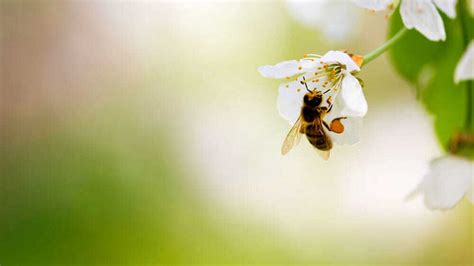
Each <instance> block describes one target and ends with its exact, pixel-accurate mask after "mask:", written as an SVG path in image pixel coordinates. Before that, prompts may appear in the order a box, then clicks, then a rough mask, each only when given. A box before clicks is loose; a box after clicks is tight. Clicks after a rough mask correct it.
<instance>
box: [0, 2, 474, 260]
mask: <svg viewBox="0 0 474 266" xmlns="http://www.w3.org/2000/svg"><path fill="white" fill-rule="evenodd" d="M0 5H1V35H0V38H1V43H0V45H1V60H2V64H1V71H2V75H1V95H0V98H1V102H0V108H1V109H0V110H1V115H0V126H1V132H0V134H1V139H0V148H1V149H0V151H1V160H0V181H1V183H0V264H2V265H13V264H52V263H62V264H73V263H77V264H122V263H124V264H174V263H180V264H192V263H196V264H233V263H235V264H264V263H265V264H312V265H315V264H316V265H369V264H373V265H380V264H382V265H472V264H473V245H474V243H473V237H472V236H473V232H472V226H473V220H472V211H473V209H474V208H473V207H472V205H470V204H469V203H467V202H462V203H461V204H459V205H458V206H457V207H456V208H455V209H454V210H451V211H447V212H433V211H428V210H426V208H425V207H424V205H423V203H422V199H415V200H413V201H406V200H405V196H406V195H408V194H409V193H410V192H411V190H412V189H413V188H414V187H415V185H416V184H417V183H418V182H419V180H421V178H422V176H423V174H424V173H425V172H426V171H427V167H428V162H429V160H430V159H432V158H434V157H436V156H437V155H439V154H441V149H440V148H439V147H438V145H437V141H436V138H435V136H434V133H433V128H432V127H433V126H432V124H433V123H432V118H431V117H430V116H429V115H428V114H427V113H426V112H425V111H424V110H423V108H422V107H421V106H420V105H419V104H418V102H417V101H416V96H415V93H414V91H413V90H412V89H411V88H410V87H409V85H408V84H406V83H405V82H403V80H402V79H401V78H399V77H398V76H397V74H396V73H395V71H394V70H393V69H392V68H391V67H390V65H389V64H388V62H387V61H386V59H385V58H381V59H378V60H377V61H374V62H373V63H371V64H370V65H367V67H365V68H364V70H363V72H362V73H361V76H362V78H363V79H364V81H365V88H364V90H365V94H366V98H367V100H368V102H369V113H368V114H367V117H366V119H365V121H364V130H363V132H362V133H363V134H362V136H361V137H362V139H361V142H360V143H359V144H357V145H355V146H344V147H336V148H335V150H334V152H333V153H332V158H331V160H330V161H329V162H322V161H321V160H320V159H319V158H318V156H317V155H316V154H315V153H314V151H312V149H311V148H310V147H309V145H308V144H307V143H305V142H304V143H302V144H300V146H299V147H298V148H297V149H295V150H294V151H292V152H291V153H290V154H289V155H288V156H286V157H282V156H280V153H279V149H280V145H281V142H282V140H283V138H284V137H285V135H286V133H287V131H288V129H289V125H288V124H287V122H286V121H285V120H284V119H282V118H281V117H280V116H279V115H278V112H277V110H276V97H277V86H278V84H279V82H280V81H273V80H267V79H264V78H262V77H260V76H259V74H258V72H257V71H256V69H257V67H258V66H260V65H264V64H274V63H277V62H279V61H283V60H288V59H293V58H300V57H302V55H304V54H305V53H308V52H315V53H320V54H322V53H325V52H326V51H327V50H330V49H347V50H349V51H351V52H354V53H358V54H364V53H367V52H368V51H370V50H372V49H374V48H376V47H377V46H378V45H379V44H381V43H382V42H383V41H384V38H385V34H386V28H387V20H386V19H385V18H384V15H383V14H375V13H371V12H364V11H362V10H358V9H357V10H354V12H356V13H357V12H358V13H357V14H358V15H357V16H355V17H356V19H354V21H352V22H351V23H352V24H350V25H352V26H353V27H352V28H351V29H350V32H351V34H348V36H347V37H348V38H347V39H345V40H344V41H341V40H331V39H330V38H327V37H325V36H324V34H321V32H322V30H321V29H319V30H318V29H315V28H313V27H310V26H305V25H304V24H301V23H300V22H298V21H297V20H296V19H295V17H293V16H291V15H290V12H289V11H288V7H287V4H286V3H284V2H209V3H208V2H129V3H127V2H109V1H104V2H98V1H84V2H79V1H78V2H52V1H38V2H36V1H33V2H28V1H18V2H17V1H3V2H2V3H1V4H0ZM331 23H332V21H331V20H330V19H328V21H327V25H328V26H329V25H331ZM324 27H326V24H325V25H323V28H324Z"/></svg>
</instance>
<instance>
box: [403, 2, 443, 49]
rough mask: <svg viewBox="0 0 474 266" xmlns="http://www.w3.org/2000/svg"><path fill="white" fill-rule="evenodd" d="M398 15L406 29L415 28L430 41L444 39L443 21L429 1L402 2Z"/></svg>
mask: <svg viewBox="0 0 474 266" xmlns="http://www.w3.org/2000/svg"><path fill="white" fill-rule="evenodd" d="M400 13H401V15H402V20H403V24H405V26H406V27H407V28H408V29H412V28H415V29H417V30H418V31H419V32H420V33H421V34H423V35H425V37H426V38H428V39H429V40H432V41H439V40H443V41H444V40H445V39H446V33H445V31H444V25H443V20H442V19H441V16H440V14H439V13H438V10H436V7H435V6H434V4H433V3H432V2H431V1H427V0H409V1H402V4H401V7H400Z"/></svg>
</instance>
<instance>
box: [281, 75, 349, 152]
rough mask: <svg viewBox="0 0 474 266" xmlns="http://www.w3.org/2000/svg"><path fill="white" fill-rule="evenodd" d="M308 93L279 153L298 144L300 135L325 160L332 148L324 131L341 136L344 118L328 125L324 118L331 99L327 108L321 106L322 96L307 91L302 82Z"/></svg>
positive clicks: (319, 93)
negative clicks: (303, 135)
mask: <svg viewBox="0 0 474 266" xmlns="http://www.w3.org/2000/svg"><path fill="white" fill-rule="evenodd" d="M303 79H304V77H303ZM301 83H303V84H304V85H305V87H306V90H307V91H308V92H307V93H306V94H305V95H304V97H303V106H302V107H301V111H300V116H299V117H298V120H296V123H295V124H294V125H293V127H292V128H291V129H290V132H288V135H287V136H286V138H285V141H284V142H283V146H282V147H281V153H282V154H283V155H285V154H287V153H288V152H289V151H290V150H291V149H292V148H293V147H294V146H296V145H297V144H298V143H299V140H300V137H301V135H302V134H305V135H306V138H307V139H308V141H309V143H311V145H313V147H315V148H316V151H318V153H319V155H321V157H322V158H323V159H325V160H328V159H329V155H330V151H331V148H332V140H331V138H330V136H329V135H328V133H327V132H326V130H329V131H331V132H334V133H337V134H341V133H343V132H344V125H343V124H342V123H341V120H342V119H346V117H338V118H335V119H333V120H332V121H331V123H330V125H328V124H327V123H326V121H324V116H325V115H326V114H327V113H329V112H330V111H331V109H332V107H333V104H332V103H331V97H328V99H327V100H326V103H327V106H322V105H321V104H322V102H323V94H325V93H327V92H328V91H326V92H324V93H322V92H321V91H318V90H316V89H314V90H309V89H308V85H307V84H306V81H305V80H304V81H302V82H301Z"/></svg>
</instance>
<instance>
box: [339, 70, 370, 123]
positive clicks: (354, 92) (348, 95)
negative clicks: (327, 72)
mask: <svg viewBox="0 0 474 266" xmlns="http://www.w3.org/2000/svg"><path fill="white" fill-rule="evenodd" d="M337 97H338V99H339V98H340V100H341V105H342V106H341V112H340V113H341V116H359V117H361V116H364V115H365V114H366V113H367V101H366V100H365V97H364V92H363V91H362V87H361V86H360V83H359V81H358V80H357V79H356V78H355V77H354V76H352V75H350V74H349V75H347V76H345V77H344V79H343V80H342V86H341V91H340V92H339V95H338V96H337ZM336 100H337V99H336Z"/></svg>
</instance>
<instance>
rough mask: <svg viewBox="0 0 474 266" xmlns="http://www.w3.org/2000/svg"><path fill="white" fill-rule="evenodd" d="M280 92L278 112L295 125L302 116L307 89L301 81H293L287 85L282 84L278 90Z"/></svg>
mask: <svg viewBox="0 0 474 266" xmlns="http://www.w3.org/2000/svg"><path fill="white" fill-rule="evenodd" d="M278 92H279V94H278V100H277V108H278V112H279V113H280V115H281V116H282V117H283V118H285V119H286V120H287V121H288V122H289V123H290V124H291V125H293V124H294V123H295V122H296V120H298V117H299V116H300V111H301V106H302V104H303V97H304V95H305V94H306V89H305V88H304V85H301V83H300V82H299V81H292V82H289V83H287V84H281V85H280V87H279V88H278Z"/></svg>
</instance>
